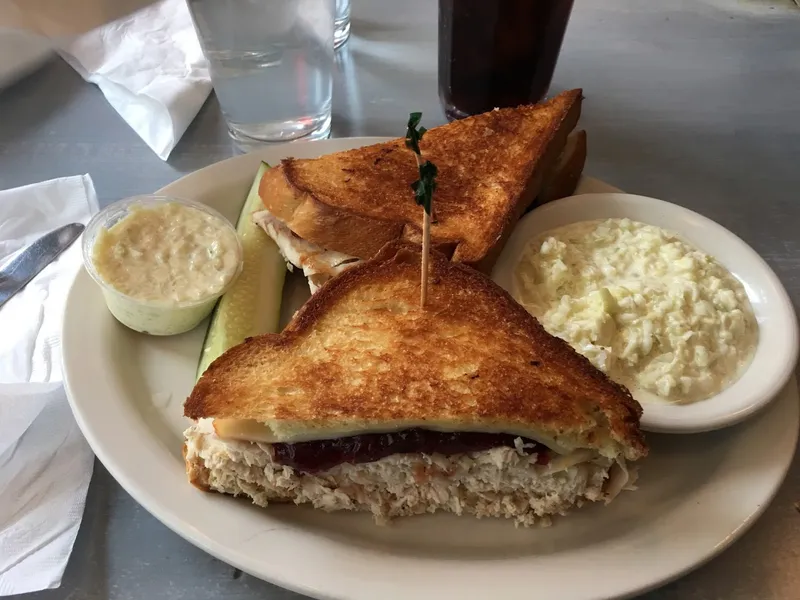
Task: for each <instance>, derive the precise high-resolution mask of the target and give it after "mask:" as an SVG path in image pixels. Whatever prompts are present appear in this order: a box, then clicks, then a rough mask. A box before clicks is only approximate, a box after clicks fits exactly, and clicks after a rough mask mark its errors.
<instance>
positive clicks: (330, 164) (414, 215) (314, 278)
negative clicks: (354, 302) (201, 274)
mask: <svg viewBox="0 0 800 600" xmlns="http://www.w3.org/2000/svg"><path fill="white" fill-rule="evenodd" d="M581 98H582V96H581V90H579V89H578V90H570V91H567V92H563V93H562V94H559V95H558V96H556V97H554V98H552V99H551V100H549V101H547V102H544V103H542V104H536V105H528V106H520V107H518V108H508V109H498V110H493V111H491V112H488V113H485V114H481V115H477V116H474V117H470V118H467V119H463V120H460V121H455V122H453V123H449V124H447V125H443V126H441V127H435V128H433V129H431V130H430V131H428V132H427V133H426V134H425V137H424V138H423V140H422V143H421V145H420V148H421V151H422V154H423V156H424V157H425V158H426V159H428V160H430V161H432V162H433V163H434V164H435V165H436V166H437V167H438V169H439V175H438V178H437V188H436V194H435V197H434V213H435V215H434V216H435V220H434V223H433V225H432V227H431V240H432V243H433V244H434V245H435V246H436V247H437V248H438V250H439V251H440V252H442V253H443V254H445V255H446V256H447V257H449V258H452V259H453V260H454V261H456V262H463V263H466V264H468V265H470V266H472V267H474V268H477V269H479V270H482V271H484V272H487V273H488V272H489V271H490V270H491V268H492V266H493V264H494V262H495V260H496V259H497V257H498V255H499V253H500V251H501V250H502V249H503V245H504V244H505V241H506V239H507V238H508V236H509V235H510V233H511V230H512V229H513V227H514V225H515V224H516V222H517V221H518V220H519V217H520V216H521V215H522V214H523V212H524V211H525V210H526V208H528V206H530V205H531V204H532V203H533V201H534V199H535V198H536V197H537V196H538V195H540V194H541V195H543V196H544V197H547V198H552V197H553V196H554V195H555V194H559V193H560V194H563V195H569V194H570V193H571V192H572V191H573V190H574V189H575V185H576V184H577V179H578V177H580V172H581V170H582V169H583V163H584V161H585V158H586V152H585V150H586V143H585V140H586V137H585V132H580V135H577V136H575V139H574V141H573V143H571V144H569V145H568V146H567V138H568V136H569V134H570V132H571V131H572V130H573V128H574V127H575V124H576V123H577V121H578V118H579V116H580V109H581ZM565 146H567V147H566V152H565ZM416 179H418V173H417V167H416V162H415V159H414V155H413V153H412V152H411V150H409V149H408V148H406V146H405V141H404V140H403V139H396V140H392V141H389V142H385V143H381V144H375V145H372V146H365V147H362V148H357V149H355V150H348V151H345V152H337V153H334V154H328V155H326V156H322V157H320V158H316V159H292V158H289V159H285V160H283V161H281V164H280V166H279V167H277V168H274V169H271V170H269V171H268V172H267V173H266V174H265V175H264V177H263V179H262V180H261V185H260V188H259V194H260V196H261V199H262V202H263V203H264V210H263V211H259V212H257V213H255V214H254V215H253V219H254V221H255V222H256V223H258V224H259V225H260V226H261V227H263V228H264V230H265V231H266V232H267V233H268V234H269V235H270V236H271V237H272V238H273V239H274V240H275V242H276V243H277V244H278V247H279V248H280V249H281V251H282V252H283V254H284V257H285V258H286V259H287V262H289V263H290V264H292V265H294V266H296V267H299V268H301V269H302V270H303V272H304V274H305V275H306V276H308V277H309V283H310V285H311V288H312V291H314V290H316V289H317V288H318V287H319V285H320V284H321V283H322V282H324V281H325V280H327V279H328V278H330V277H332V276H334V275H336V274H338V273H340V272H341V271H343V270H344V269H346V268H348V267H350V266H352V265H353V264H355V263H356V262H358V260H364V259H368V258H371V257H372V256H374V255H375V253H377V252H378V250H380V248H381V247H382V246H383V245H384V244H386V243H388V242H390V241H393V240H396V239H402V240H408V241H413V242H419V241H420V240H421V237H422V234H421V231H422V212H421V209H420V208H419V207H418V206H417V205H416V203H415V202H414V196H413V193H412V191H411V187H410V186H411V184H412V183H413V182H414V181H415V180H416Z"/></svg>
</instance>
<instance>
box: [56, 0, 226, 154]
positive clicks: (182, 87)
mask: <svg viewBox="0 0 800 600" xmlns="http://www.w3.org/2000/svg"><path fill="white" fill-rule="evenodd" d="M59 53H60V54H61V56H62V57H63V58H64V60H66V61H67V62H68V63H69V64H70V65H72V67H73V68H74V69H75V70H76V71H78V73H79V74H80V75H81V77H83V78H84V79H85V80H86V81H89V82H91V83H95V84H97V86H98V87H99V88H100V89H101V90H102V92H103V95H104V96H105V97H106V99H107V100H108V101H109V103H110V104H111V106H112V107H113V108H114V110H116V111H117V112H118V113H119V114H120V116H121V117H122V118H123V119H125V121H126V122H127V123H128V125H130V126H131V127H132V128H133V130H134V131H136V133H138V134H139V136H140V137H141V138H142V139H143V140H144V141H145V143H146V144H147V145H148V146H150V148H152V149H153V151H154V152H155V153H156V154H158V156H159V157H160V158H161V159H162V160H166V159H167V157H168V156H169V154H170V152H172V149H173V148H174V147H175V145H176V144H177V143H178V140H180V139H181V136H182V135H183V134H184V132H185V131H186V128H187V127H188V126H189V124H190V123H191V122H192V120H193V119H194V118H195V116H196V115H197V113H198V111H199V110H200V107H201V106H203V103H204V102H205V100H206V98H207V97H208V94H209V93H210V92H211V77H210V75H209V71H208V64H207V62H206V60H205V58H204V57H203V52H202V50H201V48H200V43H199V42H198V40H197V34H196V33H195V30H194V27H193V25H192V20H191V17H190V15H189V9H188V7H187V6H186V1H185V0H162V1H161V2H158V3H156V4H153V5H151V6H148V7H146V8H144V9H142V10H139V11H137V12H135V13H133V14H132V15H129V16H127V17H125V18H123V19H120V20H118V21H114V22H112V23H109V24H107V25H104V26H102V27H99V28H97V29H95V30H93V31H90V32H89V33H87V34H85V35H82V36H80V37H78V38H77V39H75V40H73V41H71V42H69V43H67V44H64V45H63V46H62V47H61V48H60V49H59Z"/></svg>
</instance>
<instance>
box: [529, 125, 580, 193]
mask: <svg viewBox="0 0 800 600" xmlns="http://www.w3.org/2000/svg"><path fill="white" fill-rule="evenodd" d="M586 149H587V143H586V132H585V131H584V130H583V129H581V130H579V131H573V132H572V133H570V134H569V136H567V143H566V145H565V146H564V150H563V151H562V152H561V155H560V156H559V157H558V160H557V161H556V164H555V165H554V166H553V168H551V169H550V170H549V171H548V172H547V173H545V175H544V179H543V181H542V189H541V190H540V191H539V195H538V196H537V197H536V203H535V205H536V206H541V205H542V204H547V203H548V202H552V201H553V200H558V199H559V198H566V197H568V196H571V195H572V194H574V193H575V188H577V187H578V181H580V178H581V175H582V174H583V166H584V165H585V164H586ZM533 206H534V205H531V208H532V207H533Z"/></svg>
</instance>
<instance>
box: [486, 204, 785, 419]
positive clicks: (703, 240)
mask: <svg viewBox="0 0 800 600" xmlns="http://www.w3.org/2000/svg"><path fill="white" fill-rule="evenodd" d="M624 217H627V218H629V219H632V220H634V221H640V222H642V223H648V224H650V225H656V226H658V227H662V228H664V229H667V230H669V231H672V232H674V233H677V234H678V235H679V236H681V237H682V238H683V239H684V240H686V241H688V242H689V243H691V244H692V245H694V246H696V247H697V248H699V249H700V250H703V251H704V252H706V253H707V254H710V255H711V256H714V257H715V258H717V260H719V262H720V263H722V265H724V266H725V267H726V268H727V269H728V270H729V271H730V272H731V273H733V274H734V276H736V277H737V278H738V279H739V280H740V281H741V282H742V283H743V284H744V287H745V290H746V292H747V296H748V298H749V299H750V302H751V303H752V305H753V311H754V312H755V316H756V320H757V321H758V326H759V340H758V347H757V348H756V352H755V355H754V357H753V362H752V363H751V364H750V366H749V367H748V368H747V370H746V371H745V372H744V373H743V374H742V376H741V377H740V378H739V379H738V380H737V381H736V382H735V383H734V384H733V385H731V386H730V387H729V388H727V389H726V390H723V391H722V392H721V393H719V394H717V395H716V396H713V397H712V398H709V399H707V400H703V401H701V402H695V403H693V404H687V405H678V404H667V403H663V404H656V403H647V402H642V406H643V408H644V415H643V416H642V427H643V428H644V429H646V430H647V431H658V432H662V433H696V432H700V431H711V430H713V429H719V428H721V427H728V426H730V425H733V424H735V423H739V422H740V421H743V420H744V419H746V418H747V417H749V416H750V415H752V414H753V413H755V412H756V411H758V410H760V409H761V408H763V407H764V406H766V404H767V403H768V402H770V401H771V400H772V399H773V398H774V397H775V395H776V394H777V393H778V392H779V391H780V390H781V388H783V386H784V384H785V383H786V381H787V380H788V379H789V377H791V375H792V372H793V371H794V368H795V364H796V363H797V352H798V331H797V318H796V316H795V312H794V309H793V308H792V302H791V300H790V299H789V296H788V294H787V293H786V290H785V289H784V288H783V286H782V285H781V282H780V281H779V280H778V277H777V276H776V275H775V273H774V272H773V271H772V269H770V268H769V266H768V265H767V263H766V262H764V260H763V259H762V258H761V257H760V256H759V255H758V254H756V252H755V250H753V249H752V248H751V247H750V246H748V245H747V244H745V243H744V242H743V241H742V240H741V239H739V238H738V237H736V236H735V235H734V234H732V233H731V232H730V231H728V230H727V229H725V228H724V227H722V225H719V224H717V223H715V222H714V221H712V220H710V219H707V218H706V217H704V216H702V215H699V214H697V213H696V212H693V211H691V210H689V209H686V208H683V207H681V206H678V205H677V204H671V203H670V202H664V201H663V200H656V199H655V198H647V197H645V196H634V195H632V194H623V193H602V194H592V195H591V197H586V196H572V197H571V198H564V199H562V200H558V201H556V202H551V203H549V204H546V205H544V206H541V207H539V208H537V209H536V210H534V211H532V212H531V213H529V214H527V215H525V216H524V217H523V218H522V219H521V220H520V222H519V224H518V225H517V227H516V228H515V229H514V233H512V234H511V237H510V238H509V240H508V243H507V244H506V247H505V248H504V249H503V252H502V254H501V256H500V258H499V259H498V261H497V264H496V265H495V268H494V271H493V273H492V278H493V279H494V280H495V281H496V282H497V283H498V284H499V285H501V286H502V287H503V288H505V289H506V290H507V291H508V292H509V293H511V294H512V295H513V294H514V293H515V291H514V289H513V288H514V285H513V279H514V278H513V272H514V267H515V265H516V264H517V262H518V261H519V258H520V256H521V255H522V253H523V252H524V250H525V248H526V246H527V244H528V241H529V240H531V239H532V238H534V237H536V236H537V235H539V234H541V233H544V232H545V231H548V230H550V229H554V228H556V227H561V226H563V225H569V224H570V223H577V222H579V221H590V220H592V219H609V218H624Z"/></svg>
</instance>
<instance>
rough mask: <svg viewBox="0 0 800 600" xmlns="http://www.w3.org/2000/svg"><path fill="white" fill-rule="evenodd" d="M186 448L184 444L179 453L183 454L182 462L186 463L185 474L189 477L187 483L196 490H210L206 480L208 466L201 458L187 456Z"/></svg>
mask: <svg viewBox="0 0 800 600" xmlns="http://www.w3.org/2000/svg"><path fill="white" fill-rule="evenodd" d="M187 450H188V449H187V448H186V444H184V445H183V450H182V451H181V454H183V462H184V463H185V464H186V475H187V476H188V478H189V483H191V484H192V485H193V486H194V487H196V488H197V489H198V490H202V491H204V492H210V491H211V486H210V485H209V482H208V475H209V473H208V468H207V467H206V465H205V463H204V462H203V461H202V460H197V458H195V459H190V458H189V457H188V456H187Z"/></svg>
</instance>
